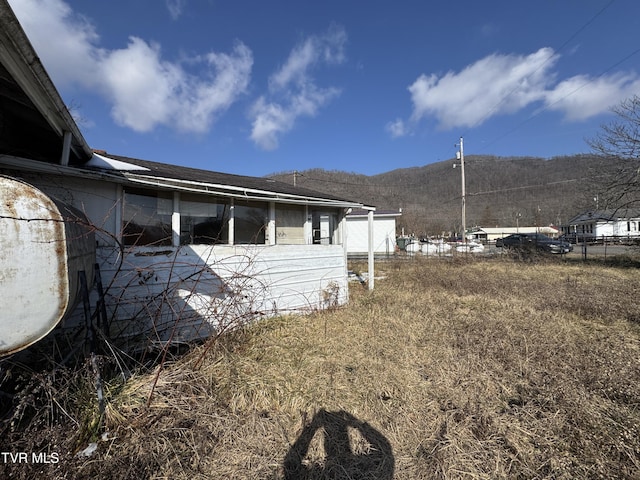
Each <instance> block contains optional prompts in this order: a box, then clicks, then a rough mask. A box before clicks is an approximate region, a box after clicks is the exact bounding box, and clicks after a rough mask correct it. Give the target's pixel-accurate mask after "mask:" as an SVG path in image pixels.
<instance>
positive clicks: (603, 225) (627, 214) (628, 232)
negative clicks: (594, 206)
mask: <svg viewBox="0 0 640 480" xmlns="http://www.w3.org/2000/svg"><path fill="white" fill-rule="evenodd" d="M562 231H563V233H564V234H565V235H567V236H568V237H569V238H571V239H573V240H574V241H582V240H598V239H606V238H618V239H622V238H628V239H631V240H635V239H639V238H640V212H638V211H636V210H626V209H625V210H598V211H594V212H585V213H581V214H580V215H576V216H575V217H573V218H572V219H571V220H569V224H568V225H566V226H564V227H562Z"/></svg>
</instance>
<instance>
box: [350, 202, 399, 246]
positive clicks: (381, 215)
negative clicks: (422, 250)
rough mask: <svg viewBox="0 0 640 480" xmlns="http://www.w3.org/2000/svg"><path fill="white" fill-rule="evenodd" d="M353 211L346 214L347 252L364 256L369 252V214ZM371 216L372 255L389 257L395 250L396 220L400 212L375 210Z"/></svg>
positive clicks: (362, 210) (360, 210)
mask: <svg viewBox="0 0 640 480" xmlns="http://www.w3.org/2000/svg"><path fill="white" fill-rule="evenodd" d="M370 211H372V210H367V209H364V208H359V209H353V210H352V211H350V212H349V213H348V214H347V239H348V241H347V252H348V253H349V255H366V254H367V253H368V252H369V212H370ZM372 215H373V232H372V234H373V237H372V239H373V245H372V248H373V253H374V254H377V255H391V254H393V253H394V251H395V249H396V219H397V218H398V217H399V216H401V215H402V210H375V211H372Z"/></svg>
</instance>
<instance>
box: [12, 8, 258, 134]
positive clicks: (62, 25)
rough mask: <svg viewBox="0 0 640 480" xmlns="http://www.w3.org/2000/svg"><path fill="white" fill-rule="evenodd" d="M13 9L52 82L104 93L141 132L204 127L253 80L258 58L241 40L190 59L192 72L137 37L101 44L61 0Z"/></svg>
mask: <svg viewBox="0 0 640 480" xmlns="http://www.w3.org/2000/svg"><path fill="white" fill-rule="evenodd" d="M178 3H180V2H178ZM12 8H13V9H14V11H15V13H16V16H17V17H18V18H19V19H20V22H21V24H22V26H23V28H24V29H25V31H26V32H27V35H28V36H29V38H30V40H31V42H32V43H33V45H34V47H35V49H36V51H37V52H38V54H39V55H40V56H41V58H42V61H43V64H44V65H45V67H46V68H47V71H48V72H49V73H50V75H51V76H52V78H53V79H54V82H56V84H58V85H61V84H62V85H70V84H78V85H79V86H82V87H85V88H87V89H90V90H91V91H94V92H97V93H100V94H102V95H104V96H105V97H106V98H107V99H108V100H109V101H110V102H111V105H112V108H111V113H112V116H113V119H114V120H115V121H116V122H117V123H118V124H119V125H122V126H125V127H128V128H131V129H133V130H135V131H139V132H146V131H150V130H152V129H154V128H155V127H157V126H159V125H165V126H167V127H169V128H173V129H176V130H179V131H184V132H195V133H202V132H205V131H207V130H208V129H209V128H210V127H211V124H212V122H213V120H214V119H215V117H216V115H219V114H221V113H222V112H224V111H225V110H226V109H227V108H229V106H230V105H231V104H233V102H235V101H236V100H237V98H238V97H239V96H240V95H241V94H242V93H244V92H245V91H246V89H247V86H248V84H249V79H250V75H251V68H252V65H253V56H252V53H251V50H250V49H249V48H248V47H246V46H245V45H243V44H242V43H238V44H236V46H235V47H234V49H233V51H232V52H231V53H229V54H226V53H215V52H211V53H208V54H205V55H201V56H200V57H197V58H193V59H190V62H189V66H190V67H191V68H192V70H187V68H186V67H187V65H186V64H185V63H180V62H170V61H167V60H163V58H162V54H161V48H160V46H159V45H157V44H148V43H147V42H145V41H144V40H142V39H140V38H137V37H131V38H130V39H129V43H128V45H127V46H126V47H125V48H122V49H117V50H107V49H104V48H100V47H99V46H98V44H99V41H100V38H99V36H98V35H97V33H96V31H95V28H94V27H93V26H92V25H91V23H90V22H89V21H88V20H87V19H86V18H84V17H81V16H78V15H76V14H74V13H73V11H72V10H71V9H70V8H69V6H68V5H67V4H65V3H64V2H63V1H61V0H20V1H16V0H12ZM51 38H56V41H55V42H52V41H51ZM196 67H197V68H196ZM196 69H197V72H196V73H192V71H195V70H196Z"/></svg>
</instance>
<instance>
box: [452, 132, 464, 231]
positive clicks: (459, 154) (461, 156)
mask: <svg viewBox="0 0 640 480" xmlns="http://www.w3.org/2000/svg"><path fill="white" fill-rule="evenodd" d="M456 146H458V145H456ZM459 146H460V150H458V151H457V152H456V159H458V160H460V164H459V165H460V174H461V175H460V176H461V177H462V241H463V243H467V194H466V187H465V179H464V140H463V138H462V137H460V145H459ZM457 166H458V164H457V163H454V164H453V168H456V167H457Z"/></svg>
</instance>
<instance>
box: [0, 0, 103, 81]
mask: <svg viewBox="0 0 640 480" xmlns="http://www.w3.org/2000/svg"><path fill="white" fill-rule="evenodd" d="M9 3H10V4H11V8H12V9H13V11H14V13H15V14H16V16H17V17H18V19H19V20H20V24H21V25H22V28H23V29H24V30H25V32H26V33H27V35H28V37H29V40H30V41H31V43H32V44H33V46H34V48H35V49H36V51H37V53H38V56H39V57H40V58H41V59H42V62H43V64H44V66H45V68H46V69H47V71H48V72H49V75H51V77H52V78H53V79H54V80H55V82H56V84H57V85H59V86H66V85H69V84H71V83H80V84H82V85H84V86H90V85H91V84H92V83H93V82H94V81H95V78H93V72H92V71H91V67H93V66H94V63H95V62H96V57H97V56H99V55H100V49H99V48H98V47H97V46H96V44H97V43H98V42H99V41H100V37H99V36H98V34H97V33H96V30H95V27H94V26H93V25H92V24H91V22H90V21H89V20H88V19H87V18H85V17H83V16H81V15H77V14H74V13H73V11H72V10H71V8H70V7H69V5H67V4H66V3H64V2H63V1H62V0H10V1H9ZM52 39H55V41H52Z"/></svg>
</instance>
